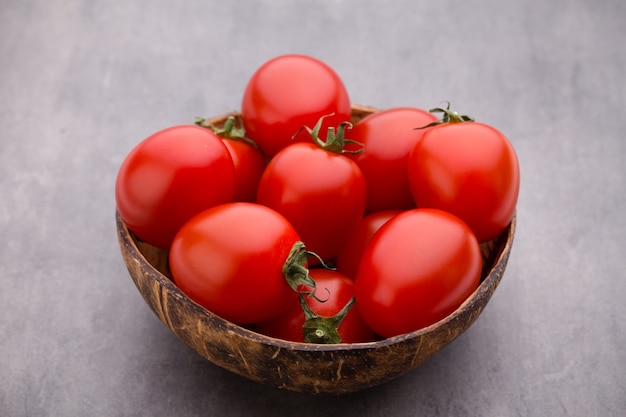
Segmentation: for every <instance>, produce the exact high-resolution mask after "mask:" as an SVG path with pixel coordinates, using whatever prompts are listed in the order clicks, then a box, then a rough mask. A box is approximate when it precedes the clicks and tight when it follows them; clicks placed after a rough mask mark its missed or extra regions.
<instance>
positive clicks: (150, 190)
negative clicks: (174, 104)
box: [115, 126, 234, 248]
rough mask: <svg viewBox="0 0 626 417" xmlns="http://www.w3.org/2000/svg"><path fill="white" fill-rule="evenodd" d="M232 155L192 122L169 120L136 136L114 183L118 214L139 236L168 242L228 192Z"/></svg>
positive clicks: (154, 242)
mask: <svg viewBox="0 0 626 417" xmlns="http://www.w3.org/2000/svg"><path fill="white" fill-rule="evenodd" d="M233 189H234V169H233V161H232V158H231V156H230V154H229V152H228V149H226V146H225V145H224V144H223V143H222V141H221V140H220V138H218V137H217V136H216V135H215V134H213V133H212V132H210V131H209V130H207V129H203V128H201V127H197V126H174V127H171V128H168V129H165V130H162V131H159V132H157V133H155V134H153V135H151V136H150V137H148V138H146V139H144V140H143V141H142V142H140V143H139V144H138V145H137V146H136V147H135V148H134V149H133V150H132V151H131V152H130V153H129V154H128V155H127V157H126V159H125V160H124V161H123V163H122V165H121V167H120V169H119V172H118V174H117V179H116V183H115V198H116V202H117V208H118V210H119V213H120V216H121V217H122V219H123V220H124V222H125V223H126V225H127V226H128V228H129V229H130V230H131V231H132V232H133V233H134V234H135V235H136V236H137V237H138V238H140V239H142V240H144V241H145V242H147V243H150V244H152V245H154V246H158V247H162V248H167V247H169V246H170V244H171V242H172V239H173V238H174V235H175V234H176V232H177V231H178V229H179V228H180V227H181V226H182V225H183V224H184V223H185V222H186V221H187V220H189V219H190V218H191V217H192V216H193V215H195V214H197V213H199V212H201V211H203V210H205V209H207V208H209V207H212V206H215V205H218V204H222V203H226V202H229V201H230V200H231V199H232V197H233Z"/></svg>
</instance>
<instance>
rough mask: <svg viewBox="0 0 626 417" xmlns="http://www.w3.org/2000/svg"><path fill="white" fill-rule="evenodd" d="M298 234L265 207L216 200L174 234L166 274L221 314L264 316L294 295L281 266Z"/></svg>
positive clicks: (244, 318)
mask: <svg viewBox="0 0 626 417" xmlns="http://www.w3.org/2000/svg"><path fill="white" fill-rule="evenodd" d="M299 240H300V237H299V236H298V233H297V232H296V231H295V229H294V228H293V227H292V226H291V224H289V222H288V221H287V220H286V219H285V218H284V217H283V216H281V215H280V214H278V213H277V212H275V211H274V210H272V209H270V208H268V207H265V206H261V205H258V204H254V203H246V202H236V203H228V204H223V205H220V206H216V207H213V208H210V209H208V210H206V211H203V212H202V213H200V214H198V215H196V216H194V217H193V218H192V219H191V220H189V221H188V222H187V223H185V225H184V226H183V227H182V228H181V229H180V231H179V232H178V234H177V235H176V237H175V238H174V242H173V243H172V248H171V250H170V255H169V261H170V269H171V271H172V277H173V279H174V281H175V282H176V284H177V285H178V286H179V287H180V289H181V290H182V291H183V292H184V293H185V294H187V295H188V296H189V297H190V298H191V299H192V300H194V301H195V302H197V303H198V304H200V305H202V306H203V307H205V308H206V309H208V310H209V311H211V312H213V313H215V314H217V315H219V316H221V317H222V318H224V319H226V320H229V321H232V322H234V323H238V324H249V323H255V322H258V321H264V320H269V319H271V318H273V317H276V316H278V315H280V314H282V313H283V312H284V311H285V310H286V308H287V307H288V306H289V302H290V301H291V302H294V300H297V293H296V292H294V291H293V290H292V289H291V287H290V286H289V285H288V283H287V281H286V280H285V277H284V276H283V273H282V268H283V264H284V263H285V260H286V259H287V257H288V255H289V253H290V251H291V248H292V247H293V245H294V244H295V243H296V242H298V241H299Z"/></svg>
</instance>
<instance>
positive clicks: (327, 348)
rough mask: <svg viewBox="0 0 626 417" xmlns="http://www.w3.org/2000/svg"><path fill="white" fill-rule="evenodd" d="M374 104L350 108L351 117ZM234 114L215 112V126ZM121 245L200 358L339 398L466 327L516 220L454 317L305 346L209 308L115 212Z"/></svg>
mask: <svg viewBox="0 0 626 417" xmlns="http://www.w3.org/2000/svg"><path fill="white" fill-rule="evenodd" d="M374 111H375V110H374V109H371V108H369V107H362V106H353V112H352V116H353V122H356V121H358V120H360V119H361V118H363V117H365V116H367V115H368V114H370V113H372V112H374ZM231 115H232V114H228V115H224V116H220V117H216V118H214V119H212V120H210V121H208V122H209V123H211V124H214V125H217V126H219V125H220V123H222V124H223V122H224V121H225V120H226V119H227V117H228V116H231ZM116 221H117V233H118V239H119V245H120V250H121V253H122V257H123V259H124V263H125V264H126V267H127V268H128V272H129V273H130V276H131V278H132V280H133V282H134V283H135V285H136V287H137V289H138V290H139V292H140V293H141V295H142V297H143V299H144V300H145V302H146V304H147V305H148V306H149V307H150V309H151V310H152V311H153V312H154V314H156V316H157V317H158V318H159V319H160V320H161V321H162V322H163V324H165V326H167V327H168V328H169V329H170V330H171V331H172V333H174V334H175V335H176V337H178V338H179V339H180V340H181V341H182V342H183V343H185V344H186V345H187V346H189V347H190V348H191V349H193V350H194V351H195V352H197V353H198V354H199V355H200V356H202V357H203V358H205V359H207V360H209V361H210V362H212V363H214V364H215V365H218V366H220V367H222V368H224V369H227V370H229V371H231V372H234V373H235V374H238V375H241V376H243V377H245V378H248V379H250V380H253V381H257V382H259V383H263V384H266V385H269V386H273V387H275V388H278V389H285V390H290V391H296V392H302V393H308V394H328V395H340V394H345V393H350V392H355V391H359V390H363V389H367V388H370V387H373V386H376V385H379V384H382V383H385V382H387V381H390V380H393V379H395V378H397V377H399V376H401V375H403V374H405V373H407V372H409V371H410V370H412V369H414V368H416V367H417V366H419V365H420V364H422V363H423V362H424V361H426V360H427V359H429V358H430V357H432V356H433V355H435V354H436V353H437V352H439V351H440V350H441V349H443V348H444V347H446V346H447V345H448V344H449V343H451V342H452V341H454V340H455V339H456V338H457V337H458V336H460V335H461V334H462V333H463V332H465V331H466V330H467V329H468V328H469V327H470V326H471V325H472V324H473V323H474V322H475V321H476V319H477V318H478V316H479V315H480V314H481V313H482V311H483V310H484V308H485V306H486V305H487V303H488V302H489V300H490V299H491V296H492V295H493V294H494V292H495V290H496V288H497V286H498V284H499V283H500V280H501V279H502V276H503V274H504V271H505V268H506V265H507V262H508V259H509V254H510V251H511V246H512V243H513V237H514V234H515V226H516V218H515V217H514V218H513V219H512V221H511V223H510V224H509V226H508V227H507V228H506V230H505V231H504V232H503V233H502V234H501V235H500V236H499V237H498V238H496V239H494V240H492V241H490V242H486V243H483V244H482V245H481V249H482V255H483V260H484V263H483V272H482V276H481V283H480V285H479V287H478V288H477V289H476V290H475V291H474V292H473V293H472V295H471V296H470V297H469V298H468V299H467V300H465V302H464V303H463V304H462V305H461V306H459V308H458V309H456V310H455V311H454V312H453V313H452V314H450V315H449V316H447V317H446V318H444V319H442V320H440V321H439V322H437V323H435V324H433V325H431V326H429V327H426V328H422V329H419V330H416V331H414V332H411V333H406V334H402V335H399V336H394V337H390V338H387V339H383V340H378V341H374V342H367V343H352V344H348V343H340V344H329V345H324V344H309V343H295V342H290V341H286V340H281V339H275V338H272V337H268V336H265V335H262V334H259V333H256V332H254V331H252V330H250V329H247V328H244V327H241V326H238V325H236V324H233V323H231V322H229V321H227V320H224V319H222V318H221V317H219V316H217V315H215V314H213V313H212V312H210V311H208V310H206V309H205V308H203V307H201V306H200V305H198V304H196V303H195V302H194V301H192V300H191V299H190V298H189V297H188V296H187V295H185V294H184V293H183V292H182V291H181V290H180V289H179V288H178V287H177V286H176V285H175V284H174V283H173V281H172V280H171V274H170V272H169V267H168V253H167V251H166V250H163V249H159V248H156V247H154V246H151V245H148V244H146V243H144V242H142V241H140V240H139V239H137V238H136V237H135V236H134V235H133V234H132V233H131V232H130V231H129V230H128V228H127V227H126V225H125V224H124V222H123V221H122V219H121V218H120V215H119V213H116Z"/></svg>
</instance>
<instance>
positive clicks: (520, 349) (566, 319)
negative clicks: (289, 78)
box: [0, 0, 626, 417]
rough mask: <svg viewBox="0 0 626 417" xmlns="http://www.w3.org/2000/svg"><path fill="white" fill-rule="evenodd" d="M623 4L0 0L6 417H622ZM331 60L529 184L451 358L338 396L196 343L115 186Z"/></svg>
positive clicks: (370, 95) (367, 92)
mask: <svg viewBox="0 0 626 417" xmlns="http://www.w3.org/2000/svg"><path fill="white" fill-rule="evenodd" d="M625 21H626V2H624V1H623V0H593V1H592V0H554V1H544V0H529V1H511V2H506V1H499V0H490V1H479V0H467V1H454V0H438V1H415V0H404V1H384V2H383V1H378V2H373V1H367V0H361V1H340V0H336V1H315V2H313V1H309V2H305V1H295V0H287V1H278V0H275V1H272V0H264V1H254V2H253V1H249V2H243V1H222V0H220V1H200V0H195V1H176V2H174V1H165V0H159V1H155V0H151V1H147V0H146V1H110V2H107V1H103V0H52V1H44V0H1V1H0V146H1V147H0V199H1V200H0V201H1V203H0V234H1V239H2V240H1V241H0V415H1V416H3V417H4V416H172V415H176V416H187V415H189V416H192V415H230V416H250V415H263V416H265V415H298V416H300V417H305V416H314V415H315V416H321V415H333V416H335V415H338V416H341V415H345V416H352V415H354V416H357V415H358V416H405V415H406V416H408V415H411V416H414V415H431V416H436V415H437V416H438V415H440V416H466V415H467V416H500V417H502V416H517V415H523V416H531V415H541V416H617V415H624V414H623V412H624V410H625V409H626V377H625V371H626V349H625V348H624V346H625V345H626V325H625V324H624V320H625V318H626V314H625V313H626V307H625V306H626V303H625V302H624V296H625V295H626V280H625V278H626V277H625V272H624V271H625V269H626V260H625V259H626V256H625V255H626V254H625V253H624V249H625V247H626V217H624V215H623V209H624V205H625V203H626V194H625V190H626V187H625V185H626V184H625V181H624V178H625V173H626V172H625V171H626V169H625V164H624V157H625V156H626V138H624V132H626V120H625V118H624V108H626V82H625V81H624V74H625V73H626V48H625V46H624V45H626V29H625V28H626V26H625V24H624V22H625ZM287 52H299V53H305V54H310V55H313V56H316V57H318V58H320V59H322V60H324V61H326V62H327V63H328V64H330V65H331V66H332V67H333V68H335V70H336V71H337V72H338V73H339V74H340V76H341V77H342V78H343V80H344V82H345V84H346V86H347V88H348V90H349V92H350V94H351V98H352V101H353V102H356V103H362V104H370V105H375V106H378V107H392V106H403V105H411V106H417V107H425V108H428V107H431V106H434V105H437V104H439V103H440V102H441V101H442V100H450V101H451V102H452V103H453V105H454V106H455V108H456V109H458V110H461V111H463V112H466V113H469V114H472V115H473V116H474V117H475V118H476V119H477V120H480V121H484V122H487V123H490V124H493V125H494V126H495V127H497V128H498V129H500V130H501V131H503V132H505V133H506V135H507V136H508V137H509V138H510V140H511V141H512V142H513V144H514V146H515V147H516V149H517V151H518V155H519V159H520V163H521V170H522V186H521V194H520V200H519V205H518V233H517V235H516V240H515V244H514V248H513V252H512V256H511V260H510V263H509V267H508V269H507V272H506V274H505V276H504V279H503V281H502V284H501V286H500V287H499V288H498V291H496V293H495V295H494V297H493V299H492V300H491V302H490V304H489V305H488V307H487V309H486V310H485V312H484V313H483V315H482V316H481V317H480V318H479V320H478V321H477V323H476V324H475V325H474V326H473V327H472V328H471V329H470V330H469V331H468V332H466V333H465V334H464V335H462V336H461V337H460V338H459V339H457V341H455V343H453V344H452V345H450V346H449V347H448V348H446V349H445V350H444V351H442V352H441V353H440V354H439V355H438V356H436V357H435V358H433V359H432V360H430V361H428V362H427V363H426V364H424V365H423V366H421V367H419V368H417V369H416V370H414V371H412V372H411V373H409V374H408V375H406V376H404V377H402V378H399V379H397V380H395V381H393V382H390V383H388V384H385V385H382V386H380V387H377V388H374V389H371V390H367V391H364V392H360V393H355V394H352V395H348V396H344V397H338V398H327V399H323V400H322V399H319V398H311V397H307V396H305V395H300V394H293V393H289V392H283V391H277V390H274V389H271V388H268V387H265V386H261V385H259V384H256V383H253V382H250V381H247V380H244V379H242V378H240V377H238V376H235V375H232V374H230V373H228V372H227V371H224V370H222V369H220V368H218V367H216V366H214V365H212V364H210V363H208V362H206V361H204V360H202V359H201V358H200V357H199V356H197V355H196V354H195V353H194V352H193V351H191V350H190V349H188V348H187V347H186V346H184V345H183V344H182V343H180V342H179V341H178V340H177V339H176V338H175V337H174V336H173V335H172V334H171V333H170V332H169V331H168V330H167V329H166V328H165V326H163V325H162V324H161V323H160V322H159V321H158V319H157V318H156V317H155V316H154V315H153V314H152V312H151V311H150V310H149V309H148V307H147V306H146V305H145V304H144V302H143V300H142V299H141V297H140V295H139V293H138V292H137V290H136V289H135V287H134V286H133V284H132V281H131V280H130V278H129V276H128V273H127V271H126V270H125V267H124V265H123V263H122V259H121V256H120V253H119V248H118V245H117V240H116V233H115V224H114V208H115V203H114V197H113V184H114V180H115V176H116V173H117V169H118V167H119V165H120V163H121V161H122V159H123V158H124V156H125V155H126V153H127V152H128V151H129V150H130V149H131V148H132V147H133V146H134V145H135V144H136V143H137V142H138V141H139V140H141V139H143V138H144V137H146V136H147V135H149V134H150V133H153V132H154V131H157V130H159V129H162V128H164V127H168V126H170V125H174V124H180V123H190V122H191V121H192V120H193V118H194V116H209V115H218V114H222V113H225V112H228V111H231V110H234V109H237V108H238V107H239V105H240V97H241V94H242V92H243V88H244V86H245V83H246V81H247V79H248V77H249V76H250V75H251V74H252V72H253V71H254V69H256V68H257V67H258V66H259V65H260V64H261V63H263V62H264V61H265V60H267V59H269V58H271V57H273V56H275V55H279V54H283V53H287Z"/></svg>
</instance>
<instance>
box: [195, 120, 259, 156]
mask: <svg viewBox="0 0 626 417" xmlns="http://www.w3.org/2000/svg"><path fill="white" fill-rule="evenodd" d="M235 121H237V123H235ZM194 123H195V124H196V125H198V126H200V127H204V128H207V129H209V130H210V131H212V132H213V133H215V134H216V135H218V136H219V137H222V138H225V139H231V140H241V141H243V142H246V143H247V144H248V145H250V146H252V147H254V148H257V149H258V148H259V146H258V145H257V144H256V142H255V141H253V140H252V139H250V138H249V137H247V136H246V129H245V127H244V126H243V123H242V121H241V117H239V116H237V117H235V116H228V118H227V119H226V121H225V122H224V126H223V127H221V128H220V127H217V126H215V125H213V124H210V123H208V121H207V119H203V118H202V117H196V118H195V120H194Z"/></svg>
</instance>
